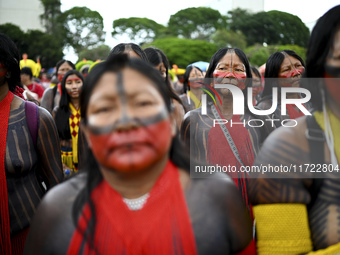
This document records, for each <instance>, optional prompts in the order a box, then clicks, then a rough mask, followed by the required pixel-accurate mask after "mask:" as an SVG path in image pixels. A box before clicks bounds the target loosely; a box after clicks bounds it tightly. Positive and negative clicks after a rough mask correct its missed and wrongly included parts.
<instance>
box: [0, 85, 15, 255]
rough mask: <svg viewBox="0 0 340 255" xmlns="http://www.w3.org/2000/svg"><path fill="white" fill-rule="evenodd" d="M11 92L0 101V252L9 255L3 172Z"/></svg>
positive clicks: (4, 175)
mask: <svg viewBox="0 0 340 255" xmlns="http://www.w3.org/2000/svg"><path fill="white" fill-rule="evenodd" d="M13 97H14V96H13V93H12V92H8V94H7V96H6V97H5V98H4V99H3V100H2V101H1V102H0V120H1V121H0V194H1V196H0V217H1V224H0V226H1V227H0V254H6V255H11V254H12V251H11V239H10V230H11V229H10V224H9V211H8V195H7V181H6V172H5V156H6V140H7V129H8V118H9V111H10V107H11V102H12V100H13Z"/></svg>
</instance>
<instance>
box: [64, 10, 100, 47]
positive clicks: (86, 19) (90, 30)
mask: <svg viewBox="0 0 340 255" xmlns="http://www.w3.org/2000/svg"><path fill="white" fill-rule="evenodd" d="M59 22H61V23H62V24H63V28H64V29H63V37H64V39H65V41H64V44H65V45H68V46H71V47H73V48H74V50H75V51H76V52H77V53H79V52H80V51H82V50H83V49H86V48H91V47H95V46H97V45H100V44H101V43H103V42H104V40H105V38H104V37H105V32H104V31H103V29H104V24H103V18H102V16H101V15H100V14H99V13H98V12H97V11H92V10H90V9H89V8H87V7H73V8H72V9H70V10H67V11H65V12H64V13H62V15H61V16H60V19H59Z"/></svg>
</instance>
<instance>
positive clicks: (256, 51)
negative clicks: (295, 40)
mask: <svg viewBox="0 0 340 255" xmlns="http://www.w3.org/2000/svg"><path fill="white" fill-rule="evenodd" d="M282 50H293V51H295V52H296V54H298V55H299V56H300V57H301V58H302V59H304V60H305V59H306V49H305V48H303V47H301V46H298V45H291V44H288V45H268V46H263V45H260V44H255V45H252V46H250V47H248V48H246V49H245V51H244V52H245V53H246V55H247V57H248V59H249V62H250V63H251V64H252V65H255V66H261V65H263V64H264V63H266V62H267V59H268V58H269V56H270V55H271V54H273V53H274V52H277V51H282Z"/></svg>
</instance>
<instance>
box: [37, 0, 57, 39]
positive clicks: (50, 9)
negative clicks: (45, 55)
mask: <svg viewBox="0 0 340 255" xmlns="http://www.w3.org/2000/svg"><path fill="white" fill-rule="evenodd" d="M40 1H41V3H42V4H43V6H44V13H43V14H41V15H40V19H41V21H42V23H43V24H44V26H45V29H46V31H47V33H49V34H54V36H56V34H57V33H58V31H59V30H60V28H61V25H60V23H59V22H58V21H57V20H58V17H59V16H60V14H61V11H60V6H61V2H60V0H40Z"/></svg>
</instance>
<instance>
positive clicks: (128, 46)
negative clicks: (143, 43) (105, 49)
mask: <svg viewBox="0 0 340 255" xmlns="http://www.w3.org/2000/svg"><path fill="white" fill-rule="evenodd" d="M125 51H134V52H135V53H136V54H137V55H138V56H140V58H141V59H143V60H144V61H148V57H147V56H146V54H145V52H144V51H143V49H142V48H141V47H140V46H139V45H137V44H135V43H119V44H117V45H116V46H115V47H113V48H112V50H111V51H110V53H109V55H108V56H107V60H109V59H110V58H112V57H114V56H116V55H118V54H123V53H124V52H125Z"/></svg>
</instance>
